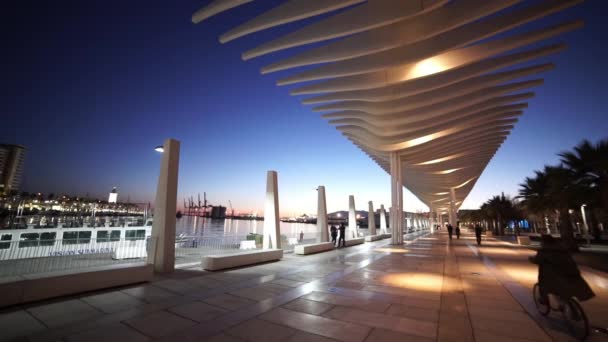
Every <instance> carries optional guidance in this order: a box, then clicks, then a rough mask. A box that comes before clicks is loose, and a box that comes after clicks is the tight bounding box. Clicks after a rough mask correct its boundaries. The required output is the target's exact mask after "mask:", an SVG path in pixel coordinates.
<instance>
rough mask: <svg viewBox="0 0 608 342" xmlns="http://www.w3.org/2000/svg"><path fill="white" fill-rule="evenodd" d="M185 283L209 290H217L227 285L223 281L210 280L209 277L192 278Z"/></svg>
mask: <svg viewBox="0 0 608 342" xmlns="http://www.w3.org/2000/svg"><path fill="white" fill-rule="evenodd" d="M187 281H188V282H190V283H192V284H195V285H196V286H200V287H204V288H209V289H214V288H218V287H220V286H224V285H226V284H227V282H225V281H222V280H217V279H215V278H211V277H209V276H201V277H194V278H190V279H188V280H187Z"/></svg>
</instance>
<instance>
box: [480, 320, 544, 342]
mask: <svg viewBox="0 0 608 342" xmlns="http://www.w3.org/2000/svg"><path fill="white" fill-rule="evenodd" d="M471 321H472V323H473V329H474V330H475V331H485V332H489V333H493V334H496V335H502V336H509V337H516V338H526V339H529V340H534V341H551V338H549V336H548V335H547V334H546V333H545V332H544V331H543V330H542V329H541V328H540V327H539V326H538V325H537V324H536V322H534V321H533V320H532V319H530V320H527V321H506V320H497V319H489V318H479V317H473V318H472V319H471Z"/></svg>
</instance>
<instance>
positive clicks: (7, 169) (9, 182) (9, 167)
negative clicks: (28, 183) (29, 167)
mask: <svg viewBox="0 0 608 342" xmlns="http://www.w3.org/2000/svg"><path fill="white" fill-rule="evenodd" d="M24 159H25V147H24V146H21V145H9V144H0V194H10V193H11V192H12V191H19V187H20V185H21V176H22V174H23V161H24Z"/></svg>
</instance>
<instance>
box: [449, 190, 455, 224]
mask: <svg viewBox="0 0 608 342" xmlns="http://www.w3.org/2000/svg"><path fill="white" fill-rule="evenodd" d="M450 224H451V225H452V226H453V227H454V229H455V228H456V190H454V188H450Z"/></svg>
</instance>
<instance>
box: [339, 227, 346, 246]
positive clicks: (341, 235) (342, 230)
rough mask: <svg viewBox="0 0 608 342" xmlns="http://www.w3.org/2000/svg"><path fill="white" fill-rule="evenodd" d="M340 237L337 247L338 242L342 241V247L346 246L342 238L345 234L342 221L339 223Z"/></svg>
mask: <svg viewBox="0 0 608 342" xmlns="http://www.w3.org/2000/svg"><path fill="white" fill-rule="evenodd" d="M339 229H340V239H338V247H340V242H342V247H346V240H345V239H344V237H345V235H346V227H345V226H344V223H340V228H339Z"/></svg>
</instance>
